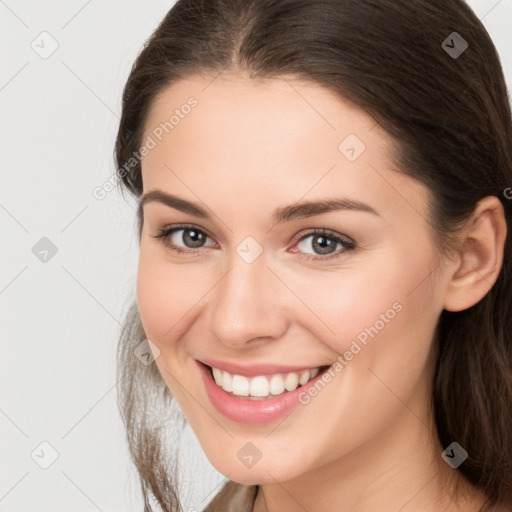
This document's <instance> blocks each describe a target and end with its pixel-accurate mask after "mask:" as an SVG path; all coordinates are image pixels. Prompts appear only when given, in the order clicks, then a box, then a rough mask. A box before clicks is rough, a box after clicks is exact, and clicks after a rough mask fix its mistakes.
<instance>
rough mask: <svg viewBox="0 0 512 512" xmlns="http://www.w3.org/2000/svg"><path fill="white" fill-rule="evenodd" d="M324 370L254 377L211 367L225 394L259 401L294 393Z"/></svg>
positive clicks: (317, 369)
mask: <svg viewBox="0 0 512 512" xmlns="http://www.w3.org/2000/svg"><path fill="white" fill-rule="evenodd" d="M325 368H326V367H317V368H311V369H309V370H303V371H300V372H288V373H276V374H274V375H258V376H255V377H245V376H244V375H236V374H232V373H230V372H228V371H226V370H220V369H219V368H215V367H211V372H212V376H213V379H214V380H215V383H216V384H217V386H219V387H221V388H222V389H223V390H224V391H226V392H227V393H231V394H232V395H236V396H244V397H247V398H248V399H253V400H258V399H259V400H261V399H265V398H267V397H269V396H270V395H272V396H277V395H281V394H283V393H285V392H287V391H294V390H295V389H297V388H298V387H299V386H303V385H304V384H306V383H308V382H309V381H310V380H311V379H313V378H315V377H316V376H317V375H318V373H319V372H320V371H322V369H325Z"/></svg>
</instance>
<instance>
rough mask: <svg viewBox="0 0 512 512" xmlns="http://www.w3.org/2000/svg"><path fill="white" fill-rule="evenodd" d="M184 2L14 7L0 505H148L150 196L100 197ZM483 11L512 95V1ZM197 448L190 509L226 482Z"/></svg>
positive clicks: (9, 9) (188, 447)
mask: <svg viewBox="0 0 512 512" xmlns="http://www.w3.org/2000/svg"><path fill="white" fill-rule="evenodd" d="M173 3H174V2H166V1H163V0H151V1H146V2H142V1H139V2H136V1H134V0H130V1H120V0H117V1H113V0H110V1H99V0H89V1H85V0H67V1H63V0H61V1H53V2H36V1H35V0H31V1H20V0H18V1H16V0H5V1H3V0H0V38H1V49H2V53H1V61H0V102H1V122H0V130H1V132H0V155H1V160H0V162H1V177H2V186H1V188H0V225H1V229H2V231H1V233H2V237H1V240H2V241H1V246H2V249H1V251H0V255H1V272H0V307H1V310H2V317H1V322H0V329H1V331H0V340H1V344H2V346H1V359H0V362H1V366H0V375H1V382H0V386H1V387H0V389H1V394H0V432H1V435H0V461H1V462H0V464H1V465H0V512H22V511H23V512H31V511H36V510H37V512H50V511H51V512H60V511H63V512H64V511H66V512H68V511H73V512H80V511H84V512H89V511H91V512H94V511H98V510H99V511H102V512H107V511H126V510H133V511H140V512H142V510H143V506H142V500H141V494H140V491H139V488H138V485H139V484H138V478H137V475H136V473H135V471H134V469H133V467H132V465H131V462H130V460H129V457H128V451H127V446H126V442H125V432H124V428H123V425H122V422H121V419H120V417H119V413H118V410H117V405H116V390H115V381H116V375H115V353H116V345H117V338H118V333H119V327H120V321H121V317H122V313H123V311H124V309H125V307H126V305H127V304H128V302H129V301H130V299H131V298H133V297H134V296H135V295H134V294H135V277H136V267H137V240H136V233H135V210H134V206H135V201H133V200H131V201H130V200H129V201H128V202H125V200H124V199H123V198H122V196H120V194H118V193H117V191H116V190H115V189H114V191H112V192H110V193H109V194H107V195H106V197H105V198H104V199H103V200H98V199H95V198H94V197H93V195H92V191H93V189H94V188H95V187H97V186H101V185H102V184H103V183H104V182H105V181H107V180H108V179H109V178H110V177H111V176H112V175H113V173H115V166H114V162H113V158H112V151H113V144H114V139H115V134H116V131H117V124H118V118H119V114H120V98H121V92H122V88H123V85H124V82H125V80H126V78H127V76H128V72H129V69H130V67H131V64H132V62H133V60H134V58H135V56H136V55H137V53H138V51H139V50H140V48H141V46H142V44H143V42H144V41H145V40H146V39H147V37H149V35H150V34H151V32H152V31H153V29H154V28H156V26H157V24H158V22H159V21H160V20H161V19H162V18H163V16H164V15H165V13H166V12H167V11H168V10H169V9H170V7H171V6H172V5H173ZM469 4H470V6H471V7H472V8H473V9H474V10H475V12H476V14H477V15H478V16H479V17H480V19H482V21H483V23H484V25H485V27H486V28H487V30H488V32H489V33H490V35H491V37H492V38H493V40H494V43H495V45H496V47H497V48H498V51H499V52H500V56H501V60H502V64H503V67H504V72H505V74H506V78H507V83H508V86H509V89H511V90H512V88H511V86H512V34H511V32H510V26H512V0H500V1H497V0H472V1H470V2H469ZM42 32H47V33H48V34H50V36H48V35H40V34H41V33H42ZM447 35H448V34H447ZM54 41H55V42H54ZM440 43H441V42H440ZM52 44H53V45H55V44H58V48H57V49H56V50H55V51H54V53H53V54H52V55H50V56H47V55H45V54H44V52H49V51H50V50H51V49H52ZM33 47H35V48H36V49H37V51H36V50H35V49H33ZM440 51H442V50H441V48H440ZM38 52H39V53H38ZM43 57H47V58H43ZM127 197H128V195H127ZM43 237H47V238H49V239H50V240H51V241H52V243H53V244H54V245H55V246H56V248H57V252H56V254H55V255H53V256H52V257H51V253H49V254H48V256H47V259H48V261H46V262H42V261H40V259H38V258H37V257H36V255H35V254H34V253H33V251H32V248H33V247H34V245H35V244H36V243H38V242H39V240H40V239H41V238H43ZM41 256H43V255H41ZM184 441H185V443H184V444H183V447H182V449H181V453H182V456H183V457H186V458H185V461H187V460H188V461H189V462H188V463H186V464H185V469H186V470H187V471H188V474H185V475H184V477H183V478H184V482H183V487H182V489H181V491H180V492H181V495H182V498H183V501H184V503H183V504H184V510H185V511H189V510H190V512H191V511H192V510H194V509H198V510H200V509H201V508H202V507H203V506H204V505H205V504H206V502H207V501H208V500H209V499H210V498H211V496H212V495H213V494H214V493H215V492H216V490H217V486H218V485H219V484H220V483H221V482H222V481H224V477H223V476H222V475H221V474H220V473H218V472H217V471H216V470H215V469H214V468H213V467H212V466H211V464H210V463H209V462H208V460H207V459H206V457H205V456H204V454H203V453H202V451H201V450H200V448H199V445H198V443H197V440H196V438H195V436H194V434H193V433H192V432H191V431H190V429H189V428H187V431H186V435H185V438H184ZM42 442H47V443H49V444H50V445H51V447H53V448H50V447H48V446H47V445H41V443H42ZM52 450H55V451H56V452H57V454H58V458H57V459H56V460H55V462H53V464H51V465H50V466H49V467H48V468H47V469H42V468H41V467H40V464H44V463H45V462H46V463H49V462H51V460H52V459H51V457H52ZM36 461H37V462H36Z"/></svg>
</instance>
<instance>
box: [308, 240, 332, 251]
mask: <svg viewBox="0 0 512 512" xmlns="http://www.w3.org/2000/svg"><path fill="white" fill-rule="evenodd" d="M314 240H319V241H320V243H319V244H315V242H313V246H315V245H316V246H318V247H319V248H320V250H319V251H318V252H320V254H329V248H330V247H331V246H332V245H333V240H330V239H329V238H325V237H323V236H317V237H316V238H315V239H314ZM314 248H315V250H316V248H317V247H314ZM325 249H327V251H326V250H325Z"/></svg>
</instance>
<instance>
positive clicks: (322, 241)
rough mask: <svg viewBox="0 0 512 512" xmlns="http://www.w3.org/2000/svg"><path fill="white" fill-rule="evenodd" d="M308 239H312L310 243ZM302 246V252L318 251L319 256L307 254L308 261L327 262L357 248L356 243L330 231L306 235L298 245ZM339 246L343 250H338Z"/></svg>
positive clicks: (313, 232)
mask: <svg viewBox="0 0 512 512" xmlns="http://www.w3.org/2000/svg"><path fill="white" fill-rule="evenodd" d="M308 238H309V239H311V240H310V242H308V243H305V240H307V239H308ZM300 244H302V248H301V250H302V251H303V250H305V249H306V248H308V247H309V248H311V249H313V251H317V255H314V254H313V255H308V254H306V259H308V260H327V259H330V258H335V257H337V256H339V255H340V253H344V252H348V251H352V250H354V249H355V248H356V244H355V242H354V241H352V240H349V239H346V238H343V237H341V236H339V235H338V234H337V233H335V232H333V231H330V230H328V229H317V230H314V231H311V232H310V233H308V234H306V235H304V236H303V237H302V238H301V239H300V240H299V242H298V243H297V244H296V245H297V246H300ZM337 246H341V248H340V249H339V250H336V247H337ZM292 252H296V251H292Z"/></svg>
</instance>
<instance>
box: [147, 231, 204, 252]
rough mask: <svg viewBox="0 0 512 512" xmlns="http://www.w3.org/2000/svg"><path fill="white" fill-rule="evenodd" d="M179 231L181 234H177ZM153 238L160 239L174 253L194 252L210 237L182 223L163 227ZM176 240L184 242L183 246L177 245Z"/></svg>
mask: <svg viewBox="0 0 512 512" xmlns="http://www.w3.org/2000/svg"><path fill="white" fill-rule="evenodd" d="M180 232H181V234H179V233H180ZM153 238H157V239H160V240H161V241H162V243H163V244H164V245H165V246H166V247H167V248H169V249H171V251H174V252H176V253H195V252H196V250H197V249H200V248H201V247H203V246H204V242H205V240H206V239H207V238H210V237H209V236H208V234H207V233H205V232H204V231H202V230H200V229H197V228H196V227H195V226H192V225H182V226H174V227H172V228H163V229H161V230H160V231H159V233H158V234H157V235H155V236H154V237H153ZM176 241H181V242H182V243H183V244H185V248H183V247H180V246H179V245H177V243H176Z"/></svg>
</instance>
